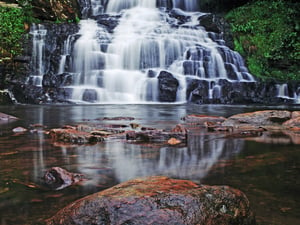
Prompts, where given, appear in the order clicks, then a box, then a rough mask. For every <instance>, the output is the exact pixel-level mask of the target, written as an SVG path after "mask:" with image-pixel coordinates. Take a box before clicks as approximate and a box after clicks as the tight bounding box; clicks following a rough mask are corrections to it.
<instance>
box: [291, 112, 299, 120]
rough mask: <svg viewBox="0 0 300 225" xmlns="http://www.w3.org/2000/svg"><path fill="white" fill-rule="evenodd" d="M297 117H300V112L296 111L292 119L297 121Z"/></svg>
mask: <svg viewBox="0 0 300 225" xmlns="http://www.w3.org/2000/svg"><path fill="white" fill-rule="evenodd" d="M297 117H300V111H294V112H292V119H295V118H297Z"/></svg>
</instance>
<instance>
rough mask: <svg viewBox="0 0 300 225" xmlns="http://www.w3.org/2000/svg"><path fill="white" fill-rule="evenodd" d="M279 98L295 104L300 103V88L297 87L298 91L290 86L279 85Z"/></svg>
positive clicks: (277, 86)
mask: <svg viewBox="0 0 300 225" xmlns="http://www.w3.org/2000/svg"><path fill="white" fill-rule="evenodd" d="M276 88H277V97H278V98H282V99H287V100H292V101H294V103H296V104H299V103H300V87H297V88H296V90H294V89H293V88H290V87H289V85H288V84H277V85H276Z"/></svg>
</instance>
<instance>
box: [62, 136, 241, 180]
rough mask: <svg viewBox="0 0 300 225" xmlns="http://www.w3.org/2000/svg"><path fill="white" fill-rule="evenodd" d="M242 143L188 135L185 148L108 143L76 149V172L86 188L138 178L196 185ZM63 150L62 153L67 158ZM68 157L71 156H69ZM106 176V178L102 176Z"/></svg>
mask: <svg viewBox="0 0 300 225" xmlns="http://www.w3.org/2000/svg"><path fill="white" fill-rule="evenodd" d="M243 143H244V141H243V140H239V139H222V138H220V137H218V136H205V135H203V136H202V135H194V136H193V135H191V136H190V138H189V141H188V146H187V147H178V148H176V147H171V146H170V147H168V146H167V147H166V146H164V147H162V146H153V145H152V146H147V145H138V144H129V143H126V142H121V141H118V142H108V143H105V144H98V145H95V146H79V147H76V150H75V151H76V155H77V157H76V159H77V162H76V165H77V168H76V169H77V172H79V173H82V174H85V175H86V177H87V178H88V182H87V183H89V184H93V185H97V184H99V183H103V182H104V183H105V181H104V180H103V179H105V178H104V177H105V176H106V175H107V174H110V176H111V177H110V179H109V180H107V182H111V179H112V178H113V179H116V180H115V182H117V183H119V182H123V181H126V180H129V179H133V178H136V177H141V176H150V175H167V176H170V177H175V178H182V179H191V180H194V181H197V182H199V181H200V180H201V179H202V178H203V177H205V176H206V175H207V173H208V172H209V171H210V169H211V168H212V167H213V166H214V164H215V163H217V162H218V161H219V160H221V159H228V158H229V157H231V156H232V155H234V154H237V153H239V152H240V151H241V149H242V148H243ZM67 152H68V150H66V147H62V153H63V154H64V155H65V154H67ZM69 157H71V156H69ZM104 175H105V176H104Z"/></svg>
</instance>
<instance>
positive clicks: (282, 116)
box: [222, 110, 291, 129]
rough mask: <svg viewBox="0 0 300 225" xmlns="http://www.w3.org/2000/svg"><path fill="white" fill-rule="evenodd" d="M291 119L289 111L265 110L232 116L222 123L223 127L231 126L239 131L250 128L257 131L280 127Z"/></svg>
mask: <svg viewBox="0 0 300 225" xmlns="http://www.w3.org/2000/svg"><path fill="white" fill-rule="evenodd" d="M290 118H291V112H289V111H281V110H264V111H257V112H251V113H242V114H237V115H234V116H231V117H229V118H228V119H227V120H226V121H224V122H223V123H222V126H231V127H233V128H237V129H241V128H242V127H245V126H248V127H252V128H251V129H256V128H259V127H264V126H280V125H282V123H284V122H285V121H287V120H289V119H290Z"/></svg>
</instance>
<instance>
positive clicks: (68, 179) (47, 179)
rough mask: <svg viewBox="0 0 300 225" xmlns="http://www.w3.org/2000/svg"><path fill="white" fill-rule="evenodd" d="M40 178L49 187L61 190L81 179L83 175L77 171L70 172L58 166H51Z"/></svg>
mask: <svg viewBox="0 0 300 225" xmlns="http://www.w3.org/2000/svg"><path fill="white" fill-rule="evenodd" d="M42 179H43V181H44V183H45V184H46V186H48V187H49V188H51V189H54V190H61V189H63V188H66V187H68V186H70V185H73V184H75V183H78V182H79V181H81V180H82V179H83V175H82V174H78V173H70V172H68V171H67V170H65V169H63V168H60V167H52V168H51V169H49V170H47V171H46V173H45V174H44V176H43V177H42Z"/></svg>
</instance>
